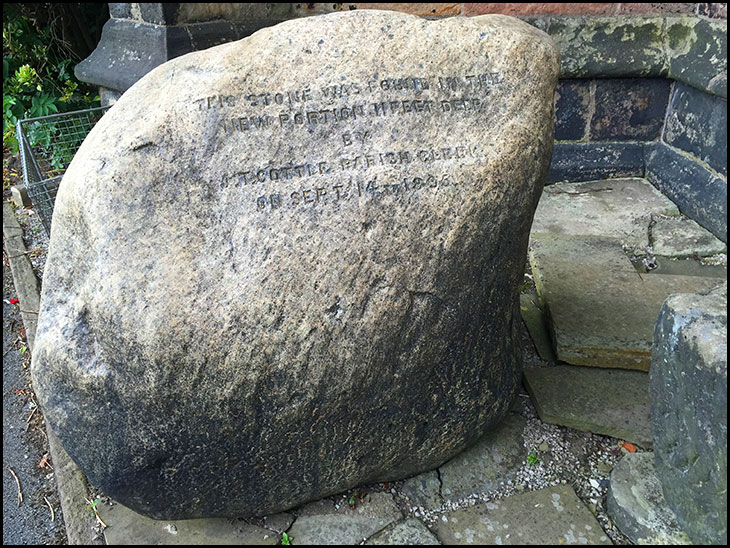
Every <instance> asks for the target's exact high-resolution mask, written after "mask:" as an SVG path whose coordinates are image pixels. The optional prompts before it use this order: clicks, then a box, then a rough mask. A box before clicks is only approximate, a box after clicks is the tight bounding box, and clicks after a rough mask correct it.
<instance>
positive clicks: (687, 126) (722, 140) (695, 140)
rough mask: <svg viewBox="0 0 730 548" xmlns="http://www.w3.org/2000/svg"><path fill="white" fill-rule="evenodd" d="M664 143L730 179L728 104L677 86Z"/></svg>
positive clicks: (695, 90)
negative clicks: (728, 162)
mask: <svg viewBox="0 0 730 548" xmlns="http://www.w3.org/2000/svg"><path fill="white" fill-rule="evenodd" d="M664 141H665V142H667V143H668V144H670V145H672V146H673V147H676V148H680V149H682V150H684V151H686V152H689V153H691V154H693V155H694V156H696V157H697V158H699V159H700V160H702V161H703V162H706V163H707V164H708V165H709V166H710V167H711V168H712V169H714V170H715V171H717V172H719V173H721V174H723V175H725V176H727V102H726V101H724V100H722V99H720V98H719V97H717V96H714V95H710V94H709V93H704V92H702V91H700V90H698V89H695V88H692V87H690V86H687V85H684V84H681V83H677V84H676V86H675V88H674V93H673V94H672V101H671V103H670V105H669V112H668V114H667V123H666V127H665V129H664Z"/></svg>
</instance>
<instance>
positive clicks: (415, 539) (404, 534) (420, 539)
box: [365, 518, 441, 545]
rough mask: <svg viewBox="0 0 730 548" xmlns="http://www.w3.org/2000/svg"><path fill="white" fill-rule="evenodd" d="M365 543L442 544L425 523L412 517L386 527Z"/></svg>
mask: <svg viewBox="0 0 730 548" xmlns="http://www.w3.org/2000/svg"><path fill="white" fill-rule="evenodd" d="M365 544H398V545H406V544H407V545H425V544H429V545H430V544H441V543H440V542H439V541H438V539H437V538H436V537H435V536H433V533H431V531H429V530H428V527H426V526H425V525H424V524H423V523H421V522H420V521H418V520H417V519H415V518H410V519H407V520H405V521H402V522H400V523H396V524H395V525H391V526H390V527H388V528H386V529H384V530H383V531H381V532H380V533H378V534H377V535H375V536H373V537H372V538H370V539H369V540H368V541H367V542H366V543H365Z"/></svg>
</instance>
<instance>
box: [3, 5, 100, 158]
mask: <svg viewBox="0 0 730 548" xmlns="http://www.w3.org/2000/svg"><path fill="white" fill-rule="evenodd" d="M68 5H69V4H66V6H68ZM8 6H9V7H8V8H7V9H6V8H5V6H4V7H3V147H10V148H11V149H12V150H14V151H15V150H17V146H18V142H17V139H16V135H15V126H16V123H17V121H18V120H22V119H24V118H36V117H39V116H47V115H49V114H55V113H58V112H68V111H72V110H79V109H84V108H90V107H93V106H98V105H99V97H98V95H97V94H96V90H95V88H92V87H91V86H88V85H86V84H81V83H79V82H78V81H76V79H75V78H74V76H73V74H72V70H73V66H74V65H75V64H76V63H77V62H78V61H80V59H74V58H72V57H73V55H74V54H73V52H72V51H69V49H68V47H67V46H66V42H64V41H63V40H61V39H59V38H58V37H56V31H55V30H54V27H53V24H52V23H51V22H48V23H45V22H44V21H42V20H41V19H40V18H39V17H35V16H33V14H30V15H29V14H27V13H25V12H24V11H23V9H21V8H18V6H33V5H32V4H25V5H23V4H9V5H8ZM35 6H42V7H43V9H46V10H49V11H52V10H53V7H54V6H63V5H62V4H36V5H35ZM37 9H40V8H37ZM50 21H53V22H55V21H56V19H50ZM55 131H56V128H54V127H53V126H52V125H51V126H47V127H45V128H44V127H41V125H40V124H37V127H31V128H30V129H29V132H28V133H29V139H30V144H31V146H37V145H42V146H43V145H45V146H48V145H49V144H50V142H51V141H52V139H53V136H54V132H55ZM59 162H60V160H59Z"/></svg>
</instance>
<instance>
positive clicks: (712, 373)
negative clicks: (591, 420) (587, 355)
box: [649, 283, 727, 544]
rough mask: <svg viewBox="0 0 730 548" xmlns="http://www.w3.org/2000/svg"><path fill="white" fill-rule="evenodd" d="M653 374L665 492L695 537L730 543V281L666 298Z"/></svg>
mask: <svg viewBox="0 0 730 548" xmlns="http://www.w3.org/2000/svg"><path fill="white" fill-rule="evenodd" d="M649 375H650V382H649V389H650V394H651V427H652V435H653V436H654V459H655V467H656V473H657V476H658V477H659V480H660V481H661V483H662V489H663V491H664V498H665V499H666V501H667V504H668V505H669V506H670V508H671V509H672V510H673V511H674V513H675V514H676V516H677V521H678V522H679V524H680V525H681V527H682V529H683V530H684V531H685V532H686V533H687V535H688V536H689V537H690V539H692V541H694V542H695V543H697V544H727V283H725V284H723V285H722V286H720V287H718V288H716V289H714V290H712V291H710V292H708V293H707V294H701V295H693V294H680V295H672V296H671V297H670V298H668V299H667V300H666V302H665V303H664V306H663V307H662V310H661V312H660V313H659V319H658V321H657V325H656V330H655V332H654V347H653V351H652V360H651V370H650V372H649Z"/></svg>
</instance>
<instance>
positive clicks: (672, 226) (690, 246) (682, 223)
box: [650, 217, 727, 258]
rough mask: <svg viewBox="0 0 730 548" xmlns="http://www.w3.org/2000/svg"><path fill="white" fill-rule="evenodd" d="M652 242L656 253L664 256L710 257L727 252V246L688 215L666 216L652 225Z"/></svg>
mask: <svg viewBox="0 0 730 548" xmlns="http://www.w3.org/2000/svg"><path fill="white" fill-rule="evenodd" d="M650 243H651V247H652V250H653V251H654V253H655V254H656V255H660V256H663V257H677V258H682V257H693V256H697V257H709V256H712V255H717V254H719V253H727V246H726V245H725V243H724V242H722V241H721V240H719V239H718V238H716V237H715V236H714V234H712V232H710V231H709V230H706V229H704V228H702V227H701V226H700V225H698V224H697V223H696V222H694V221H693V220H692V219H689V218H687V217H664V218H661V219H657V220H656V222H655V223H654V224H653V225H652V227H651V234H650Z"/></svg>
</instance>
